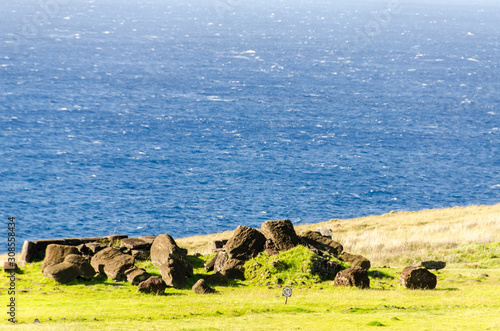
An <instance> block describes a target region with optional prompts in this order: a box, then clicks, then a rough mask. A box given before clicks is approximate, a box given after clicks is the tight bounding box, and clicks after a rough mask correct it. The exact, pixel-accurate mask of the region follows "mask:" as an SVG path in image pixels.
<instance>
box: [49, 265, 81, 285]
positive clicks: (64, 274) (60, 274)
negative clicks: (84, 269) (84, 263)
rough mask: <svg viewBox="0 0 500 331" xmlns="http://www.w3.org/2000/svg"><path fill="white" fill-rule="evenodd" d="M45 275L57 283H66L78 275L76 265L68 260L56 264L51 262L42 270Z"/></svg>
mask: <svg viewBox="0 0 500 331" xmlns="http://www.w3.org/2000/svg"><path fill="white" fill-rule="evenodd" d="M43 275H44V276H45V277H49V278H52V279H53V280H55V281H56V282H58V283H61V284H67V283H70V282H72V281H74V280H75V279H76V277H78V276H79V270H78V267H77V266H76V265H75V264H73V263H70V262H61V263H58V264H51V265H48V266H46V267H45V269H44V270H43Z"/></svg>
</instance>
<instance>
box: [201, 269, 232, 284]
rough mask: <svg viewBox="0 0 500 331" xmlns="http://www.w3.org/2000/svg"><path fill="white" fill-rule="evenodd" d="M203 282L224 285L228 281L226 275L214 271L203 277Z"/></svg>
mask: <svg viewBox="0 0 500 331" xmlns="http://www.w3.org/2000/svg"><path fill="white" fill-rule="evenodd" d="M205 282H206V283H207V284H215V285H226V284H227V282H228V278H227V276H226V275H223V274H221V273H220V272H216V273H214V274H212V275H210V276H208V277H207V278H205Z"/></svg>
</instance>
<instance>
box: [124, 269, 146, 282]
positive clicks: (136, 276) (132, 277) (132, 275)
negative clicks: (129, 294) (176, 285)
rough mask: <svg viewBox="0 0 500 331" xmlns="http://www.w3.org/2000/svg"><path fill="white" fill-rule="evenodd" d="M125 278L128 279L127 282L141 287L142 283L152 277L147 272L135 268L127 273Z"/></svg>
mask: <svg viewBox="0 0 500 331" xmlns="http://www.w3.org/2000/svg"><path fill="white" fill-rule="evenodd" d="M125 276H126V277H127V281H128V282H129V283H130V284H132V285H139V284H140V283H141V282H143V281H145V280H146V279H148V278H149V277H151V275H150V274H149V273H147V272H146V270H144V269H139V268H137V267H133V268H131V269H128V270H127V271H125Z"/></svg>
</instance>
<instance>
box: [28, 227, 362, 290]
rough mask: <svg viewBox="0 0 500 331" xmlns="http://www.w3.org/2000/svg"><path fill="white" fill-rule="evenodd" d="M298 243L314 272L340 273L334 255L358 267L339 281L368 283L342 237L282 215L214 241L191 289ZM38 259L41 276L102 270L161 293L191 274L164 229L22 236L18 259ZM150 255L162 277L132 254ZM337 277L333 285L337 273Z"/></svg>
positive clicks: (239, 275) (80, 275)
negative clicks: (298, 227)
mask: <svg viewBox="0 0 500 331" xmlns="http://www.w3.org/2000/svg"><path fill="white" fill-rule="evenodd" d="M297 245H303V246H305V247H307V248H309V249H310V250H312V251H313V252H314V253H315V254H317V255H318V257H317V258H315V260H314V264H313V265H314V266H313V269H314V270H313V272H315V273H317V274H318V275H320V278H321V279H334V278H335V276H336V275H338V274H341V273H340V271H341V269H342V268H341V266H340V265H339V264H338V263H335V262H333V261H330V260H329V257H336V258H338V259H339V260H341V261H345V262H348V263H350V264H351V265H352V266H353V267H355V268H356V269H353V270H351V271H350V272H347V271H346V270H344V271H343V272H342V275H344V276H343V277H344V278H342V279H348V278H349V277H354V278H353V279H352V280H344V281H340V280H339V281H338V285H348V286H358V287H363V288H365V287H369V281H368V282H366V279H367V276H366V279H365V278H364V276H359V275H360V274H362V275H364V274H366V273H367V270H368V269H369V268H370V261H369V260H368V259H366V258H364V257H362V256H360V255H354V254H350V253H347V252H345V251H344V249H343V247H342V245H341V244H340V243H338V242H336V241H334V240H332V238H331V230H329V229H327V228H319V229H318V231H307V232H305V233H303V234H302V235H298V234H297V233H296V232H295V229H294V227H293V224H292V222H291V221H290V220H287V219H285V220H277V221H266V222H264V223H263V224H262V226H261V227H260V229H254V228H250V227H247V226H241V225H240V226H238V227H237V228H236V230H235V231H234V232H233V235H232V237H231V238H229V239H228V240H223V241H215V242H213V243H212V251H213V252H216V255H215V257H214V258H213V259H212V260H211V261H209V262H208V263H207V264H206V265H205V270H206V271H209V272H212V274H210V275H209V276H207V277H206V278H205V279H204V280H203V282H202V281H201V280H200V281H198V282H197V283H196V284H195V286H193V290H194V291H195V292H197V293H212V292H213V289H212V288H211V287H209V284H217V285H223V284H227V282H228V280H229V279H240V280H243V279H245V270H244V264H245V262H246V261H247V260H249V259H251V258H254V257H256V256H257V255H258V254H259V253H261V252H263V251H267V252H268V253H269V254H270V255H273V254H277V253H278V252H281V251H286V250H289V249H291V248H293V247H296V246H297ZM41 259H43V264H42V272H43V274H44V276H46V277H50V278H52V279H54V280H55V281H57V282H59V283H62V284H66V283H70V282H72V281H74V280H75V279H84V280H91V279H92V278H93V277H94V276H95V275H100V276H103V277H107V278H110V279H113V280H115V281H117V282H123V281H128V282H130V283H131V284H134V285H138V290H139V291H141V292H145V293H157V294H158V293H163V291H164V290H165V288H166V287H168V286H170V287H174V288H185V287H186V286H187V283H188V279H189V278H190V277H192V276H193V266H192V265H191V263H190V261H189V260H188V258H187V250H185V249H183V248H180V247H179V246H178V245H177V244H176V242H175V240H174V239H173V238H172V237H171V236H170V235H168V234H162V235H159V236H157V237H154V236H143V237H138V238H128V236H126V235H114V236H108V237H96V238H83V239H75V238H71V239H54V240H38V241H31V242H28V241H27V242H25V243H24V245H23V251H22V254H21V262H22V263H23V262H24V263H26V262H32V261H36V260H41ZM148 259H150V260H151V262H152V263H153V264H154V265H155V266H156V267H157V268H158V269H159V271H160V274H161V277H156V276H151V275H150V274H148V273H147V272H146V271H145V270H143V269H140V268H138V267H136V266H135V261H136V260H148ZM347 270H349V269H347ZM363 272H364V274H363ZM339 277H340V276H339ZM360 277H361V278H360ZM358 278H359V279H362V280H361V281H360V280H358ZM339 279H340V278H339ZM335 283H336V285H337V279H336V278H335ZM359 284H363V285H361V286H360V285H359Z"/></svg>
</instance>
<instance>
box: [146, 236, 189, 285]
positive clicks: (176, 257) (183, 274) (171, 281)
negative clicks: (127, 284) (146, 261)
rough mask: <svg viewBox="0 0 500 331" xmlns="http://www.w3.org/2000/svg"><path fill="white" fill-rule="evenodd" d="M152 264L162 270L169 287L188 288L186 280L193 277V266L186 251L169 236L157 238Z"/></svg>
mask: <svg viewBox="0 0 500 331" xmlns="http://www.w3.org/2000/svg"><path fill="white" fill-rule="evenodd" d="M151 262H153V264H154V265H155V266H156V267H157V268H158V269H160V273H161V276H162V278H163V280H164V281H165V283H166V284H167V285H168V286H173V287H175V288H183V287H185V286H186V279H187V278H189V277H191V276H193V266H192V265H191V262H189V260H188V259H187V252H186V250H184V249H181V248H180V247H179V246H177V243H176V242H175V240H174V239H173V238H172V237H171V236H170V235H168V234H162V235H159V236H158V237H156V239H155V241H154V242H153V245H152V246H151Z"/></svg>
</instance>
